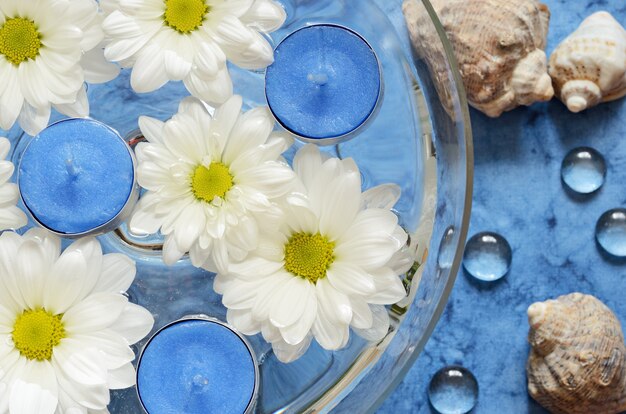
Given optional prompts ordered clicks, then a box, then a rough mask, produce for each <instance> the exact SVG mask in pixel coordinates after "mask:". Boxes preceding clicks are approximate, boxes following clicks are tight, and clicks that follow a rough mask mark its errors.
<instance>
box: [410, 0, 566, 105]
mask: <svg viewBox="0 0 626 414" xmlns="http://www.w3.org/2000/svg"><path fill="white" fill-rule="evenodd" d="M431 3H432V5H433V7H434V9H435V11H436V12H437V15H438V16H439V19H440V20H441V23H442V24H443V27H444V29H445V31H446V34H447V35H448V38H449V39H450V42H451V43H452V47H453V49H454V54H455V56H456V58H457V60H458V63H459V70H460V72H461V76H462V78H463V84H464V85H465V89H466V91H467V97H468V100H469V103H470V104H471V105H472V106H473V107H475V108H477V109H479V110H480V111H482V112H484V113H485V114H487V115H489V116H491V117H497V116H500V115H501V114H502V112H504V111H509V110H511V109H513V108H515V107H517V106H520V105H530V104H532V103H534V102H538V101H548V100H550V99H552V97H553V95H554V90H553V88H552V81H551V79H550V76H549V75H548V65H547V58H546V54H545V52H544V49H545V46H546V37H547V35H548V23H549V20H550V11H549V9H548V7H547V6H546V5H544V4H541V3H539V2H538V1H537V0H517V1H511V0H431ZM403 9H404V15H405V18H406V20H407V25H408V28H409V32H410V34H411V40H412V43H413V45H414V47H415V49H416V52H417V54H418V56H422V57H424V59H425V60H426V61H429V58H430V60H432V57H433V55H435V54H436V53H435V52H434V51H433V50H431V49H432V48H433V47H436V46H434V45H436V44H437V43H436V42H433V41H432V39H429V37H428V35H427V34H426V36H425V33H422V32H423V30H424V29H421V28H423V27H427V26H426V25H425V22H424V23H420V22H422V21H423V20H425V19H428V16H425V15H424V14H425V13H424V10H423V8H420V7H419V6H418V5H417V2H416V1H415V0H406V1H405V2H404V7H403Z"/></svg>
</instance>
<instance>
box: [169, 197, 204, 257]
mask: <svg viewBox="0 0 626 414" xmlns="http://www.w3.org/2000/svg"><path fill="white" fill-rule="evenodd" d="M204 208H205V207H204V205H203V204H201V203H191V204H190V205H188V206H187V207H185V208H184V209H183V211H181V213H180V216H179V217H178V222H177V225H176V229H175V230H174V237H175V238H176V244H177V245H178V246H179V248H180V250H182V251H185V252H188V251H189V249H190V248H191V246H192V244H194V243H196V241H197V240H198V237H199V236H200V233H201V231H202V229H204V226H205V225H206V216H205V214H204Z"/></svg>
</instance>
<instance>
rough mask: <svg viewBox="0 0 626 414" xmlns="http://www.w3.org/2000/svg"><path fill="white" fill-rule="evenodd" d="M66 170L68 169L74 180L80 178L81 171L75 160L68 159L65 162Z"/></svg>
mask: <svg viewBox="0 0 626 414" xmlns="http://www.w3.org/2000/svg"><path fill="white" fill-rule="evenodd" d="M65 168H66V169H67V172H68V174H69V175H70V177H72V180H75V179H76V178H77V177H78V173H79V171H78V168H77V167H76V164H75V163H74V160H73V159H71V158H68V159H66V160H65Z"/></svg>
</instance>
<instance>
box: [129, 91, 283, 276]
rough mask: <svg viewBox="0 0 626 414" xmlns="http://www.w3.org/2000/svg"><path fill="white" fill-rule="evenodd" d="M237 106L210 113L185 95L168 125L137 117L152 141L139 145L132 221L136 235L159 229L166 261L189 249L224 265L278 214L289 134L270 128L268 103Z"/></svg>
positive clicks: (204, 263) (203, 261) (213, 266)
mask: <svg viewBox="0 0 626 414" xmlns="http://www.w3.org/2000/svg"><path fill="white" fill-rule="evenodd" d="M241 105H242V100H241V97H239V96H233V97H232V98H230V99H229V100H228V101H227V102H226V103H225V104H224V105H223V106H221V107H220V108H218V109H217V110H216V111H215V115H214V117H213V118H211V116H210V115H209V113H208V112H207V110H206V109H205V107H204V105H203V104H202V103H201V102H200V101H198V100H197V99H195V98H188V99H186V100H184V101H183V102H182V103H181V106H180V108H179V113H178V114H176V115H174V117H173V118H172V119H170V120H169V121H167V122H166V123H163V122H161V121H157V120H156V119H152V118H148V117H141V118H139V126H140V128H141V131H142V133H143V135H144V136H145V138H146V139H147V140H148V142H149V143H140V144H139V145H138V146H137V148H136V153H137V159H138V164H139V165H138V169H137V177H138V181H139V184H140V185H141V186H142V187H143V188H145V189H146V190H148V191H147V193H146V194H145V195H144V196H143V197H142V198H141V199H140V200H139V203H138V205H137V208H136V209H135V212H134V213H133V216H132V217H131V220H130V223H129V226H130V229H131V231H132V232H133V233H138V234H153V233H156V232H157V231H159V230H160V231H161V233H162V234H163V235H165V243H164V246H163V256H164V257H163V259H164V261H165V263H167V264H173V263H175V262H176V261H177V260H179V259H180V258H181V257H182V256H183V255H184V254H185V253H186V252H189V255H190V258H191V261H192V263H193V264H194V266H197V267H203V268H205V269H207V270H209V271H213V272H214V271H217V270H218V269H219V270H221V271H225V270H226V269H227V267H228V263H229V262H230V261H231V260H233V259H234V260H242V259H243V258H244V257H245V256H246V255H247V253H248V252H249V251H250V250H252V249H254V248H256V246H257V242H258V234H259V231H260V230H259V229H260V227H261V226H270V225H272V222H273V221H274V220H275V219H276V218H277V217H280V213H281V212H280V210H279V209H278V207H277V206H276V204H275V203H274V201H275V200H276V199H277V198H278V197H281V196H284V195H285V194H287V193H288V192H289V191H290V189H291V188H292V185H293V183H294V182H295V174H294V173H293V171H292V170H291V168H289V166H288V165H287V164H286V163H285V162H284V161H283V160H282V158H281V154H282V153H283V152H284V151H285V150H286V149H287V148H289V146H291V144H292V139H291V138H290V137H288V136H286V135H284V134H279V133H272V129H273V128H274V119H273V118H272V115H271V113H270V111H269V109H268V108H266V107H261V108H256V109H253V110H251V111H248V112H246V113H245V114H243V115H241Z"/></svg>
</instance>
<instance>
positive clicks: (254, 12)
mask: <svg viewBox="0 0 626 414" xmlns="http://www.w3.org/2000/svg"><path fill="white" fill-rule="evenodd" d="M100 3H101V6H102V8H103V10H104V11H105V13H108V16H107V18H106V19H105V21H104V30H105V32H106V34H107V36H108V37H109V38H110V41H109V42H108V44H107V46H106V50H105V55H106V57H107V59H109V60H110V61H114V62H120V64H122V66H125V67H132V68H133V70H132V74H131V79H130V83H131V86H132V87H133V89H134V90H135V91H137V92H151V91H154V90H156V89H158V88H160V87H161V86H163V85H164V84H165V83H167V82H168V81H169V80H182V81H183V82H184V84H185V86H186V87H187V89H188V90H189V92H190V93H191V94H192V95H194V96H196V97H198V98H200V99H202V100H204V101H206V102H210V103H213V104H221V103H223V102H225V101H226V99H228V98H229V97H230V96H231V95H232V93H233V84H232V81H231V78H230V75H229V73H228V68H227V66H226V60H227V59H228V60H229V61H231V62H232V63H234V64H236V65H238V66H240V67H242V68H244V69H262V68H265V67H267V66H269V65H270V64H271V63H272V62H273V60H274V52H273V50H272V47H271V46H270V44H269V43H268V41H267V40H266V39H265V38H264V37H263V36H262V35H261V34H260V33H269V32H272V31H274V30H276V29H278V28H279V27H280V26H282V24H283V23H284V21H285V18H286V15H285V11H284V9H283V8H282V6H281V5H280V4H278V3H276V2H274V1H273V0H101V1H100Z"/></svg>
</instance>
